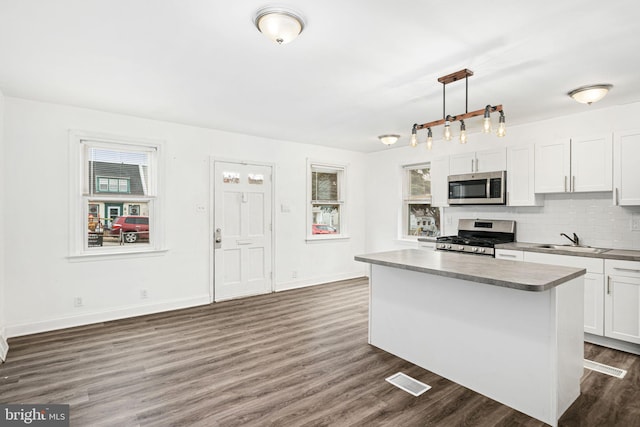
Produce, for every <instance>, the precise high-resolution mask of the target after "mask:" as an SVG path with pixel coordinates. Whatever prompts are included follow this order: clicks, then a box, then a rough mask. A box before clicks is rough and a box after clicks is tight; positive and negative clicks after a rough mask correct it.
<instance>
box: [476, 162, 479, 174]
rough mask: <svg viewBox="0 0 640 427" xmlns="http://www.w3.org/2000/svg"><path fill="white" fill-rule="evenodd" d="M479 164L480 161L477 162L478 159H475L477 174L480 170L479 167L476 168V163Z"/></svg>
mask: <svg viewBox="0 0 640 427" xmlns="http://www.w3.org/2000/svg"><path fill="white" fill-rule="evenodd" d="M479 162H480V161H479V160H478V159H476V172H478V171H479V170H480V169H479V167H478V163H479Z"/></svg>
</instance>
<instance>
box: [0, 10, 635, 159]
mask: <svg viewBox="0 0 640 427" xmlns="http://www.w3.org/2000/svg"><path fill="white" fill-rule="evenodd" d="M270 4H271V3H269V2H268V1H265V0H242V1H221V0H56V1H51V0H0V90H1V91H2V92H3V93H4V94H5V95H7V96H12V97H20V98H27V99H34V100H40V101H45V102H54V103H61V104H69V105H75V106H81V107H87V108H93V109H98V110H104V111H110V112H116V113H123V114H129V115H134V116H139V117H146V118H153V119H158V120H166V121H171V122H177V123H184V124H189V125H195V126H202V127H207V128H215V129H221V130H228V131H233V132H240V133H246V134H251V135H259V136H264V137H270V138H276V139H284V140H291V141H298V142H304V143H312V144H321V145H326V146H331V147H340V148H346V149H352V150H358V151H364V152H370V151H376V150H382V149H385V147H384V146H383V145H382V144H381V143H380V142H379V141H378V140H377V136H378V135H381V134H384V133H399V134H401V135H402V138H401V140H400V141H399V142H398V143H397V144H396V145H397V146H401V145H407V144H408V140H409V138H408V136H409V133H410V131H411V126H412V125H413V123H416V122H417V123H424V122H428V121H431V120H437V119H439V118H441V117H442V85H441V84H440V83H438V82H437V78H438V77H439V76H442V75H445V74H449V73H452V72H454V71H458V70H460V69H463V68H469V69H471V70H472V71H473V72H474V73H475V75H474V76H473V77H471V78H470V79H469V110H476V109H479V108H483V107H484V106H485V105H486V104H492V105H496V104H503V105H504V109H505V113H506V117H507V124H516V123H523V122H529V121H532V120H538V119H544V118H549V117H552V116H554V115H564V114H572V113H578V112H581V111H584V110H586V109H598V108H602V107H610V106H612V105H620V104H627V103H631V102H637V101H640V78H639V77H638V73H639V72H640V3H638V2H636V1H632V0H620V1H615V2H606V1H602V0H539V1H527V2H524V1H504V0H503V1H500V2H498V1H493V0H485V1H477V0H473V1H471V0H461V1H458V2H449V3H447V2H442V1H424V0H423V1H419V0H393V1H392V0H387V1H381V0H350V1H344V0H298V1H296V0H289V1H288V3H275V5H279V6H287V7H289V8H292V9H294V10H297V11H299V12H300V13H301V14H302V15H303V16H304V18H305V20H306V27H305V29H304V31H303V32H302V34H301V35H300V37H299V38H298V39H296V40H294V41H293V42H291V43H290V44H287V45H282V46H279V45H276V44H275V43H273V42H271V41H270V40H268V39H267V38H266V37H265V36H263V35H262V34H260V33H259V32H258V30H257V29H256V28H255V27H254V25H253V17H254V15H255V12H256V11H257V10H258V9H260V8H262V7H264V6H266V5H270ZM595 83H611V84H613V85H614V88H613V90H612V91H611V92H610V93H609V95H608V96H607V97H606V98H605V99H604V100H602V101H600V102H599V103H597V104H593V105H592V106H586V105H582V104H578V103H576V102H575V101H573V100H571V99H570V98H569V97H568V96H567V95H566V93H567V92H568V91H569V90H571V89H574V88H576V87H578V86H582V85H586V84H595ZM447 106H448V108H447V114H453V115H455V114H460V113H462V112H464V108H465V107H464V83H462V82H456V83H453V84H450V85H447ZM467 128H468V129H469V128H470V127H469V126H467Z"/></svg>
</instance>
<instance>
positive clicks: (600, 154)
mask: <svg viewBox="0 0 640 427" xmlns="http://www.w3.org/2000/svg"><path fill="white" fill-rule="evenodd" d="M612 144H613V142H612V137H611V134H607V135H596V136H593V137H589V138H571V189H572V191H575V192H586V191H611V189H612V188H613V185H612V182H613V160H612V158H613V157H612V156H613V150H612Z"/></svg>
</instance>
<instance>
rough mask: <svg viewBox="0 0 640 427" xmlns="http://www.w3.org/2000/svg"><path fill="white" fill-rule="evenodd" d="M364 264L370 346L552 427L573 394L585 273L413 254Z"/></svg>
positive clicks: (387, 255)
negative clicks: (368, 272)
mask: <svg viewBox="0 0 640 427" xmlns="http://www.w3.org/2000/svg"><path fill="white" fill-rule="evenodd" d="M355 259H356V261H362V262H366V263H369V264H371V269H370V276H369V277H370V280H369V286H370V304H369V343H370V344H372V345H374V346H376V347H379V348H381V349H382V350H385V351H387V352H389V353H392V354H394V355H396V356H399V357H401V358H403V359H405V360H408V361H410V362H412V363H414V364H416V365H418V366H421V367H423V368H424V369H427V370H429V371H431V372H434V373H436V374H438V375H441V376H443V377H445V378H448V379H450V380H452V381H454V382H456V383H458V384H461V385H463V386H465V387H467V388H470V389H472V390H474V391H476V392H478V393H481V394H483V395H485V396H487V397H490V398H491V399H494V400H496V401H498V402H501V403H503V404H505V405H508V406H510V407H512V408H514V409H517V410H519V411H521V412H523V413H525V414H527V415H530V416H532V417H534V418H537V419H539V420H541V421H543V422H545V423H548V424H550V425H552V426H555V425H557V421H558V419H559V418H560V416H561V415H562V414H563V413H564V411H565V410H566V409H567V408H568V407H569V406H570V405H571V404H572V403H573V402H574V401H575V399H577V397H578V396H579V395H580V378H581V376H582V372H583V357H584V356H583V353H584V347H583V330H582V328H583V308H582V307H583V298H584V296H583V295H584V294H583V293H584V289H583V286H584V274H585V272H586V271H585V270H584V269H578V268H569V267H559V266H549V265H542V264H532V263H524V262H515V261H508V260H496V259H494V258H491V257H485V256H474V255H467V254H456V253H447V252H440V251H435V252H430V251H420V250H416V249H408V250H400V251H391V252H381V253H375V254H366V255H359V256H356V257H355Z"/></svg>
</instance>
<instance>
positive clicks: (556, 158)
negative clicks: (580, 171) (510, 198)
mask: <svg viewBox="0 0 640 427" xmlns="http://www.w3.org/2000/svg"><path fill="white" fill-rule="evenodd" d="M535 152H536V155H535V191H536V193H564V192H565V191H569V176H570V175H571V170H570V168H571V140H570V139H563V140H555V141H551V142H538V143H536V145H535Z"/></svg>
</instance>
